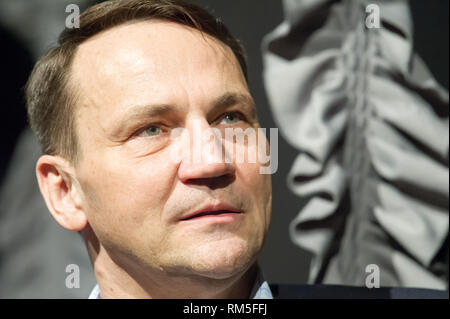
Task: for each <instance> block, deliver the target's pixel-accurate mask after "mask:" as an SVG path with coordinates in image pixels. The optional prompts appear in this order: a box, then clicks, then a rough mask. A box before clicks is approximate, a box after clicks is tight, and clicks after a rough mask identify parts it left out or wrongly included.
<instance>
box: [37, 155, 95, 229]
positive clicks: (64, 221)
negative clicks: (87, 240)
mask: <svg viewBox="0 0 450 319" xmlns="http://www.w3.org/2000/svg"><path fill="white" fill-rule="evenodd" d="M72 171H73V167H72V165H71V164H70V163H69V162H67V160H65V159H63V158H62V157H59V156H53V155H43V156H41V157H40V158H39V160H38V162H37V164H36V176H37V179H38V183H39V188H40V190H41V193H42V196H43V197H44V200H45V203H46V204H47V208H48V209H49V211H50V213H51V214H52V216H53V218H54V219H55V220H56V221H57V222H58V223H59V224H60V225H61V226H62V227H64V228H66V229H68V230H75V231H79V230H82V229H83V228H84V227H85V226H86V224H87V218H86V215H85V213H84V211H83V210H82V207H81V205H80V203H79V202H78V200H77V198H79V196H78V197H77V195H78V194H77V192H78V191H79V190H78V189H77V188H76V187H75V185H74V184H73V183H72V179H71V176H72V174H71V173H72Z"/></svg>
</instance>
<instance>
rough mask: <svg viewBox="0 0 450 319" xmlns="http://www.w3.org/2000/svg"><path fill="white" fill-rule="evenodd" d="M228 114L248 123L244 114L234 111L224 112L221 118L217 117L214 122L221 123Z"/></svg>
mask: <svg viewBox="0 0 450 319" xmlns="http://www.w3.org/2000/svg"><path fill="white" fill-rule="evenodd" d="M228 114H236V115H237V116H238V118H239V119H240V120H241V121H248V119H247V117H246V116H245V115H244V113H242V112H241V111H238V110H234V111H226V112H224V113H223V114H222V115H221V116H219V117H218V118H217V120H216V121H215V122H220V121H222V120H223V118H224V117H225V116H227V115H228Z"/></svg>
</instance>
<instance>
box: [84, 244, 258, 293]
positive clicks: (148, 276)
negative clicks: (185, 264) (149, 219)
mask: <svg viewBox="0 0 450 319" xmlns="http://www.w3.org/2000/svg"><path fill="white" fill-rule="evenodd" d="M95 246H97V247H96V248H97V249H93V248H94V246H92V245H91V246H89V244H88V251H89V254H90V256H91V259H92V261H93V264H94V271H95V276H96V279H97V283H98V285H99V287H100V296H101V298H102V299H108V298H133V299H134V298H137V299H148V298H156V299H165V298H173V299H245V298H249V297H250V293H251V290H252V288H253V285H254V284H255V280H256V276H257V265H256V263H255V264H253V265H252V266H250V267H249V268H247V269H245V270H243V271H241V272H239V273H237V274H235V275H233V276H230V277H229V278H226V279H213V278H208V277H204V276H199V275H192V276H175V275H172V274H168V273H166V272H164V271H162V270H157V269H142V268H140V267H138V266H134V265H131V264H130V263H129V262H121V261H120V260H117V258H111V256H110V255H109V254H108V252H107V251H106V250H105V249H104V248H103V247H102V246H101V245H95Z"/></svg>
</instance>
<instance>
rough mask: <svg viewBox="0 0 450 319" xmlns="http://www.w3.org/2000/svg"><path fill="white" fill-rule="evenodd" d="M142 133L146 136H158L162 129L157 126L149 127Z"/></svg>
mask: <svg viewBox="0 0 450 319" xmlns="http://www.w3.org/2000/svg"><path fill="white" fill-rule="evenodd" d="M142 133H143V134H144V135H146V136H156V135H159V134H161V129H160V128H159V127H157V126H149V127H147V128H146V129H145V130H144V131H142Z"/></svg>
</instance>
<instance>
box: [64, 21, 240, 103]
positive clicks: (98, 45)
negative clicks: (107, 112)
mask: <svg viewBox="0 0 450 319" xmlns="http://www.w3.org/2000/svg"><path fill="white" fill-rule="evenodd" d="M72 81H73V82H74V83H75V84H76V86H77V87H78V88H79V89H80V90H81V94H80V95H81V97H82V98H84V99H83V100H84V101H83V102H84V104H85V105H88V106H92V105H94V106H100V105H102V104H104V103H107V104H108V105H109V106H112V105H116V106H119V105H127V104H129V103H134V104H135V103H138V104H140V103H149V102H164V103H166V102H167V103H176V101H167V99H176V98H185V99H186V98H187V99H192V98H195V97H199V96H193V94H194V93H193V92H197V93H200V94H201V93H203V94H204V95H205V96H206V95H207V94H205V93H206V92H208V95H212V94H215V93H217V94H220V92H215V91H220V90H234V91H236V89H237V90H242V89H247V86H246V82H245V79H244V76H243V74H242V70H241V68H240V66H239V63H238V62H237V59H236V58H235V56H234V54H233V52H232V51H231V49H230V48H229V47H228V46H226V45H225V44H223V43H222V42H220V41H219V40H217V39H215V38H213V37H211V36H209V35H207V34H203V33H200V32H199V31H198V30H195V29H192V28H189V27H187V26H184V25H180V24H177V23H173V22H166V21H141V22H134V23H130V24H125V25H121V26H118V27H114V28H112V29H110V30H107V31H104V32H102V33H100V34H98V35H96V36H94V37H93V38H91V39H89V40H87V41H86V42H84V43H82V44H81V45H80V46H79V48H78V49H77V52H76V54H75V57H74V61H73V65H72ZM149 100H150V101H149ZM155 100H161V101H155Z"/></svg>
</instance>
